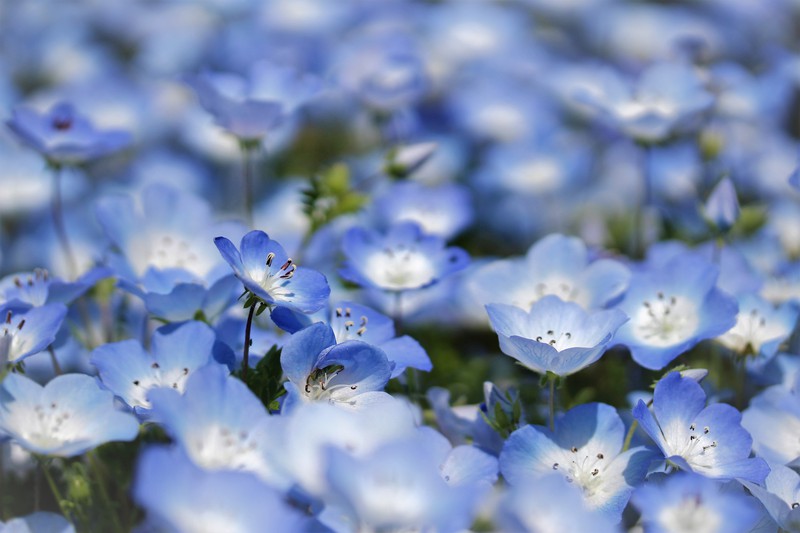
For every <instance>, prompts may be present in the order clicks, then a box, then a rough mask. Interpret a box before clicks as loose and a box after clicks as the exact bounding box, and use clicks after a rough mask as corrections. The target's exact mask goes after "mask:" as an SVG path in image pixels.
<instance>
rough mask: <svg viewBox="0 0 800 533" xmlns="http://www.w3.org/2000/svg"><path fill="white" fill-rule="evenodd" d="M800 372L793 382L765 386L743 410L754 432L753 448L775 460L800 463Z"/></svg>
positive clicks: (746, 425) (747, 425)
mask: <svg viewBox="0 0 800 533" xmlns="http://www.w3.org/2000/svg"><path fill="white" fill-rule="evenodd" d="M798 376H800V375H798ZM798 376H795V377H794V379H792V381H791V383H790V384H780V385H774V386H772V387H769V388H767V389H765V390H764V391H763V392H761V394H759V395H757V396H755V397H754V398H753V399H752V400H750V405H749V406H748V407H747V409H745V411H744V413H743V414H742V426H743V427H744V428H745V429H746V430H747V431H749V432H750V434H751V435H752V436H753V450H755V452H756V455H758V456H759V457H763V458H764V459H766V460H767V461H769V462H770V463H771V464H782V465H787V466H791V467H797V466H800V442H798V439H797V435H798V432H800V397H799V396H800V395H799V394H798V392H799V391H800V386H798V385H800V379H799V378H798Z"/></svg>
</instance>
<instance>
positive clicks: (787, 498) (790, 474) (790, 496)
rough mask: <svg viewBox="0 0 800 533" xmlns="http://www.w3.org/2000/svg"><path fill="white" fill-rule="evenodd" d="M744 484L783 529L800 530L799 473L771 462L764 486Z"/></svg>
mask: <svg viewBox="0 0 800 533" xmlns="http://www.w3.org/2000/svg"><path fill="white" fill-rule="evenodd" d="M744 486H745V487H747V490H749V491H750V493H751V494H752V495H753V496H755V497H756V498H758V500H759V501H760V502H761V503H762V504H763V505H764V508H765V509H766V510H767V512H768V513H769V515H770V516H771V517H772V519H773V520H775V522H777V524H778V526H779V527H780V528H781V529H783V530H784V531H797V530H800V475H798V474H797V472H795V471H794V470H792V469H791V468H789V467H787V466H784V465H781V464H771V465H770V472H769V475H768V476H767V479H766V481H765V482H764V486H763V487H762V486H760V485H756V484H755V483H751V482H749V481H745V482H744Z"/></svg>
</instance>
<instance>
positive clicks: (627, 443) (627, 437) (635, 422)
mask: <svg viewBox="0 0 800 533" xmlns="http://www.w3.org/2000/svg"><path fill="white" fill-rule="evenodd" d="M651 405H653V400H652V399H651V400H650V401H648V402H647V408H648V409H649V408H650V406H651ZM637 427H639V421H638V420H636V419H634V420H633V423H631V427H629V428H628V433H627V434H626V435H625V442H623V444H622V451H623V452H626V451H628V448H630V447H631V441H632V440H633V434H634V433H636V428H637Z"/></svg>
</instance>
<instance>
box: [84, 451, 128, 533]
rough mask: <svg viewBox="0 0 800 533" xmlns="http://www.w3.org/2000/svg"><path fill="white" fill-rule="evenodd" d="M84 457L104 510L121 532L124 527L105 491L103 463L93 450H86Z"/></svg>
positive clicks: (115, 527) (116, 528)
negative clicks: (93, 477)
mask: <svg viewBox="0 0 800 533" xmlns="http://www.w3.org/2000/svg"><path fill="white" fill-rule="evenodd" d="M86 457H87V458H88V459H89V467H90V468H91V470H92V474H93V475H94V476H95V482H96V483H97V487H98V489H99V491H100V499H101V500H103V506H104V507H105V508H106V511H107V512H108V514H109V515H110V517H111V521H112V522H113V524H114V529H115V530H116V531H119V532H120V533H122V532H124V531H125V529H124V528H123V527H122V523H121V522H120V521H119V516H118V515H117V513H116V509H114V504H113V503H112V501H111V498H110V497H109V496H108V492H107V491H106V483H105V476H104V475H103V465H102V464H101V463H100V461H99V460H98V459H97V457H96V456H95V454H94V452H93V451H92V452H88V453H87V454H86Z"/></svg>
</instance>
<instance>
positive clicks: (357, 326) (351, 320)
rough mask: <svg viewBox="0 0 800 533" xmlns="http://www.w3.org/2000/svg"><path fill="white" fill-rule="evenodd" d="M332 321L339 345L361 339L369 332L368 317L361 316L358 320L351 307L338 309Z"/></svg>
mask: <svg viewBox="0 0 800 533" xmlns="http://www.w3.org/2000/svg"><path fill="white" fill-rule="evenodd" d="M334 314H335V316H334V318H333V320H331V327H332V328H333V334H334V336H335V337H336V342H337V343H342V342H344V341H347V340H353V339H360V338H361V337H362V336H363V335H364V334H365V333H366V332H367V323H368V320H367V317H366V316H364V315H361V316H360V317H358V318H356V317H354V316H352V315H353V312H352V310H351V309H350V308H349V307H345V308H342V307H337V308H336V309H335V311H334Z"/></svg>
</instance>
